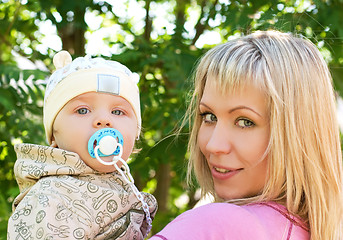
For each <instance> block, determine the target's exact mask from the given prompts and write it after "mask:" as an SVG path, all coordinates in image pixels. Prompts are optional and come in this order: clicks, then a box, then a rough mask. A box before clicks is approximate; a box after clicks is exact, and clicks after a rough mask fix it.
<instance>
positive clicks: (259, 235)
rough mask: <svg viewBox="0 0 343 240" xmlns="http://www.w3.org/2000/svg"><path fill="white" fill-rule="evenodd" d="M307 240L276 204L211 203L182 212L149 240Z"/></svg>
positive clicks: (305, 233)
mask: <svg viewBox="0 0 343 240" xmlns="http://www.w3.org/2000/svg"><path fill="white" fill-rule="evenodd" d="M174 239H175V240H183V239H185V240H186V239H187V240H192V239H196V240H205V239H206V240H218V239H220V240H226V239H230V240H232V239H235V240H236V239H239V240H245V239H249V240H250V239H254V240H260V239H263V240H266V239H280V240H289V239H292V240H308V239H310V235H309V232H308V231H307V229H306V227H304V225H303V224H302V223H301V221H299V219H297V218H295V217H293V216H292V215H290V214H288V213H287V210H286V208H285V207H284V206H282V205H279V204H276V203H271V202H270V203H259V204H251V205H245V206H237V205H234V204H229V203H211V204H207V205H204V206H201V207H199V208H195V209H192V210H189V211H186V212H184V213H183V214H181V215H179V216H178V217H177V218H175V219H174V220H173V221H172V222H170V223H169V224H168V225H167V226H166V227H165V228H164V229H162V231H161V232H159V233H158V234H156V235H154V236H153V237H152V238H150V240H174Z"/></svg>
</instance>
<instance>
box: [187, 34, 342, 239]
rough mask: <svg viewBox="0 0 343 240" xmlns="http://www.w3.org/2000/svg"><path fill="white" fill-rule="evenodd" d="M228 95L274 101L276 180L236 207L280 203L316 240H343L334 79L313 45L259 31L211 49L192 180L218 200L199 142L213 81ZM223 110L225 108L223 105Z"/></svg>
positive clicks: (271, 156) (193, 108) (193, 143)
mask: <svg viewBox="0 0 343 240" xmlns="http://www.w3.org/2000/svg"><path fill="white" fill-rule="evenodd" d="M208 76H211V78H210V79H211V80H214V81H217V83H218V85H219V86H220V89H222V91H223V92H224V93H225V92H229V91H235V90H239V89H241V88H242V87H243V86H244V85H245V86H247V85H248V86H249V85H251V84H252V85H254V86H257V87H259V88H260V89H262V90H263V91H264V92H265V94H266V96H267V98H268V107H269V109H270V113H269V114H270V141H269V145H268V179H267V180H266V185H265V186H264V188H263V189H262V191H261V194H260V195H258V196H256V197H253V198H249V199H237V200H234V201H232V202H235V203H237V204H246V203H253V202H260V201H276V202H278V203H281V204H283V205H285V206H286V207H287V209H288V211H289V212H290V213H291V214H294V215H296V216H299V217H300V218H301V219H302V220H303V221H304V223H305V224H306V225H307V226H308V227H309V229H310V235H311V239H312V240H322V239H325V240H329V239H331V240H338V239H343V223H342V217H343V180H342V154H341V146H340V138H339V128H338V123H337V116H336V105H335V96H334V90H333V87H332V79H331V75H330V72H329V70H328V67H327V64H326V63H325V61H324V59H323V58H322V56H321V54H320V52H319V51H318V49H317V48H316V47H315V45H314V44H312V43H311V42H310V41H308V40H304V39H302V38H298V37H294V36H292V35H291V34H287V33H281V32H278V31H263V32H262V31H259V32H255V33H253V34H250V35H248V36H245V37H242V38H239V39H236V40H233V41H229V42H227V43H225V44H222V45H219V46H217V47H214V48H213V49H211V50H209V51H208V52H207V53H206V54H205V55H204V56H203V57H202V58H201V59H200V61H199V63H198V65H197V68H196V71H195V77H194V80H195V81H194V84H195V86H194V94H193V97H192V100H191V104H190V107H189V109H188V113H189V115H190V119H193V120H191V123H190V124H191V125H192V126H191V128H192V130H191V133H190V140H189V153H190V159H189V167H188V180H190V179H191V178H192V176H193V173H194V174H195V177H196V179H197V181H198V183H199V185H200V187H201V190H202V194H203V195H206V194H208V193H211V194H213V195H214V196H216V194H215V191H214V187H213V181H212V176H211V174H210V170H209V168H208V166H207V163H206V159H205V157H204V156H203V154H202V153H201V151H200V149H199V146H198V143H197V137H198V131H199V127H200V125H201V121H202V120H201V117H200V115H199V101H200V99H201V97H202V94H203V91H204V86H205V83H206V81H207V80H208V79H209V78H208ZM218 104H220V103H218Z"/></svg>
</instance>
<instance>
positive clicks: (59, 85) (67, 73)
mask: <svg viewBox="0 0 343 240" xmlns="http://www.w3.org/2000/svg"><path fill="white" fill-rule="evenodd" d="M53 63H54V65H55V67H56V71H55V72H54V73H53V74H52V75H51V76H50V78H49V80H48V84H47V87H46V91H45V97H44V108H43V121H44V127H45V134H46V137H47V141H48V142H49V144H51V137H52V126H53V123H54V121H55V118H56V116H57V114H58V113H59V111H60V110H61V109H62V108H63V107H64V105H65V104H67V102H69V101H70V100H71V99H73V98H74V97H76V96H78V95H80V94H83V93H87V92H102V93H110V94H113V95H116V96H121V97H123V98H124V99H126V100H127V101H128V102H129V103H130V105H131V106H132V108H133V111H134V113H135V115H136V118H137V126H138V129H137V137H138V136H139V133H140V129H141V121H142V120H141V111H140V101H139V90H138V86H137V83H138V81H139V76H138V74H136V73H132V72H131V71H130V70H129V69H128V68H127V67H125V66H124V65H122V64H120V63H119V62H116V61H110V60H105V59H102V58H90V56H85V57H79V58H76V59H75V60H74V61H72V58H71V56H70V54H69V53H68V52H67V51H61V52H59V53H57V54H56V55H55V56H54V58H53Z"/></svg>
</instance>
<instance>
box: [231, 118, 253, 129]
mask: <svg viewBox="0 0 343 240" xmlns="http://www.w3.org/2000/svg"><path fill="white" fill-rule="evenodd" d="M236 125H237V126H238V127H241V128H248V127H252V126H254V125H255V123H253V122H252V121H250V120H248V119H238V120H237V122H236Z"/></svg>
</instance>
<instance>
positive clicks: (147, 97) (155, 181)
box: [0, 0, 343, 238]
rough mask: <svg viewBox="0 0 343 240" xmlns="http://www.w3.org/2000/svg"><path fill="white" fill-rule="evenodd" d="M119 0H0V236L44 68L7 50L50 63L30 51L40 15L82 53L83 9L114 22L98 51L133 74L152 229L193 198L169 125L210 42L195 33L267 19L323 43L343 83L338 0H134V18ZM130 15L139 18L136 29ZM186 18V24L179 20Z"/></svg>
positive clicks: (34, 122) (138, 163) (341, 86)
mask: <svg viewBox="0 0 343 240" xmlns="http://www.w3.org/2000/svg"><path fill="white" fill-rule="evenodd" d="M22 2H25V1H22ZM131 2H132V1H131ZM137 2H138V1H137ZM129 3H130V1H128V0H127V1H121V2H120V3H118V1H117V2H116V5H114V4H113V5H112V4H110V3H108V2H106V1H93V0H74V1H67V0H36V1H26V3H25V4H24V3H21V2H20V1H16V0H6V1H4V0H0V32H1V33H4V34H1V36H0V75H1V79H0V178H1V182H0V184H1V190H0V191H1V195H0V206H1V207H2V208H1V211H0V224H1V225H0V226H1V228H0V238H1V237H2V236H5V235H6V232H5V231H6V227H5V226H6V221H7V219H8V217H9V215H10V211H11V207H10V202H11V200H13V197H15V196H16V194H17V193H18V189H17V186H16V183H15V180H14V175H13V165H14V161H15V153H14V150H13V144H14V143H15V142H33V143H43V144H44V131H43V127H42V124H41V122H42V121H41V116H42V101H43V92H44V82H43V81H41V80H43V79H45V78H46V74H47V73H46V72H42V71H38V70H35V71H28V70H25V71H22V70H19V69H18V68H17V67H16V58H15V57H14V54H13V53H16V54H18V55H20V56H24V57H26V58H28V59H30V60H31V61H32V62H35V61H36V60H40V61H42V62H43V63H44V64H45V65H46V66H47V67H48V68H49V69H51V67H52V66H51V58H52V56H53V54H54V52H55V51H54V50H52V49H47V51H46V52H44V51H39V49H40V48H39V46H40V43H41V40H42V38H43V37H44V36H43V35H42V33H40V31H39V27H38V24H39V23H40V22H46V21H51V22H52V24H53V25H54V26H56V29H57V34H58V35H59V36H60V38H61V41H62V43H63V48H64V49H67V50H69V51H70V52H71V53H73V55H74V56H77V55H82V54H83V53H84V48H85V46H84V44H85V43H86V42H85V39H84V33H85V32H87V31H88V32H87V33H91V32H90V30H89V26H88V25H87V23H86V22H85V18H84V14H85V13H86V12H88V13H89V12H92V13H94V14H95V15H97V16H99V17H101V18H102V19H103V21H102V23H101V26H100V27H106V26H111V25H116V26H119V27H120V31H118V32H113V33H111V35H110V36H108V37H106V38H105V39H104V40H103V41H104V43H106V44H107V46H108V47H109V48H116V49H118V52H117V53H116V54H111V56H108V55H107V56H104V57H106V58H110V59H113V60H118V61H119V62H121V63H123V64H125V65H126V66H128V67H129V68H130V69H131V70H133V71H135V72H137V73H139V74H140V76H141V79H140V82H139V87H140V92H141V108H142V118H143V129H142V134H141V138H140V140H139V141H138V143H137V148H139V149H141V151H140V152H139V153H137V154H135V155H134V157H133V158H132V160H131V162H130V166H131V169H132V171H133V175H134V178H135V181H136V185H137V186H138V187H139V188H140V189H143V190H145V191H148V192H151V193H153V194H154V195H155V196H156V198H157V199H158V201H159V205H160V210H159V211H158V213H157V216H156V219H155V220H154V222H153V231H154V232H157V231H159V230H160V229H161V228H162V227H163V226H165V224H166V223H168V222H169V221H170V220H172V219H173V218H174V217H175V216H177V215H178V214H180V213H181V212H183V211H185V210H186V209H189V208H192V207H193V206H194V204H195V202H196V200H197V199H196V197H195V194H194V193H195V189H188V188H187V186H186V183H185V176H186V168H187V167H186V166H187V153H186V148H187V139H188V135H187V132H188V129H187V126H185V128H184V129H182V131H181V134H180V135H179V136H178V137H175V135H173V133H174V130H175V129H176V128H177V127H178V126H179V123H180V121H181V120H182V117H183V116H184V113H185V110H186V107H187V102H188V99H189V97H190V94H191V89H192V86H191V79H190V78H191V75H192V70H193V68H194V66H195V63H196V61H197V59H199V57H200V56H201V55H202V54H203V53H204V52H205V51H206V50H207V49H208V48H210V47H212V46H211V44H210V43H208V44H205V45H204V46H198V43H199V39H200V38H201V37H202V36H204V33H206V32H207V31H216V32H219V33H220V35H221V40H222V41H223V42H224V41H226V40H227V39H230V38H233V37H236V36H240V35H242V34H246V33H249V32H251V31H254V30H266V29H277V30H282V31H288V32H293V33H296V34H300V35H303V36H305V37H306V38H309V39H310V40H311V41H313V42H314V43H316V44H317V46H318V47H319V49H320V50H321V51H322V52H323V54H324V56H325V58H326V59H327V61H328V63H329V66H330V67H331V70H332V73H333V78H334V83H335V87H336V89H337V91H339V92H340V93H343V83H342V80H341V79H342V78H343V71H342V70H341V69H343V68H342V65H343V48H342V39H343V28H342V25H343V22H342V21H343V18H342V17H341V13H342V12H343V2H342V0H332V1H324V0H315V1H307V0H304V1H294V0H291V1H285V0H279V1H277V0H272V1H267V2H266V1H262V0H248V1H218V0H209V1H204V0H194V1H184V0H173V1H166V0H155V1H154V0H151V1H139V6H140V10H142V11H145V13H148V12H149V15H147V14H146V15H145V16H143V17H142V19H141V21H140V22H139V21H137V19H134V17H129V16H128V15H125V14H118V13H119V12H118V11H117V10H118V9H125V8H127V9H126V10H124V11H128V6H129ZM162 4H163V6H164V7H166V6H168V10H166V14H167V15H166V19H167V21H168V24H170V25H172V26H173V28H174V30H173V31H171V32H170V31H169V32H168V34H167V30H166V29H167V27H166V28H165V29H158V28H157V27H156V25H155V24H156V22H154V21H155V20H156V17H157V15H158V14H160V13H159V12H156V10H155V12H154V7H156V6H158V5H162ZM120 7H121V8H120ZM122 11H123V10H121V11H120V13H122ZM192 24H193V25H192ZM136 25H139V26H141V25H142V28H139V29H137V27H136ZM189 25H192V26H193V29H191V30H189V29H190V28H189ZM187 26H188V27H187ZM129 39H132V40H129ZM4 63H6V64H4ZM184 196H187V197H188V199H189V200H188V201H184V202H183V203H180V201H178V200H180V199H181V197H184ZM181 202H182V201H181ZM3 238H5V237H3Z"/></svg>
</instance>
